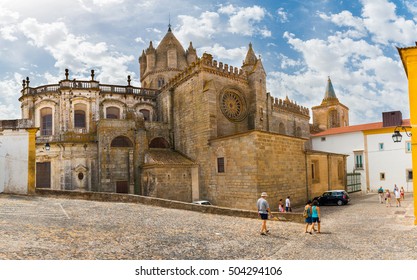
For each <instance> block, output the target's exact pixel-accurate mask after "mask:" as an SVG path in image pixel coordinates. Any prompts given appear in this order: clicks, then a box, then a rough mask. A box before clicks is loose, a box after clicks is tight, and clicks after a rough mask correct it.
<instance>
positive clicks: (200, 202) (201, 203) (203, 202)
mask: <svg viewBox="0 0 417 280" xmlns="http://www.w3.org/2000/svg"><path fill="white" fill-rule="evenodd" d="M193 204H199V205H211V203H210V201H208V200H196V201H193Z"/></svg>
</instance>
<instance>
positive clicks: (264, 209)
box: [256, 192, 271, 235]
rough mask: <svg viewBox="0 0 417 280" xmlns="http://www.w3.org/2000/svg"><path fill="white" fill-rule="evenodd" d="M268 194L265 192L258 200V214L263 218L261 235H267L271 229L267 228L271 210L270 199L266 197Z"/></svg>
mask: <svg viewBox="0 0 417 280" xmlns="http://www.w3.org/2000/svg"><path fill="white" fill-rule="evenodd" d="M267 196H268V195H267V194H266V192H263V193H262V194H261V197H260V198H259V199H258V201H257V202H256V206H257V207H258V215H259V216H260V217H261V219H262V227H261V235H266V234H267V233H269V230H267V229H266V220H268V215H269V213H270V212H271V209H269V204H268V201H266V199H265V198H266V197H267Z"/></svg>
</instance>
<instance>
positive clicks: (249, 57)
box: [243, 43, 258, 66]
mask: <svg viewBox="0 0 417 280" xmlns="http://www.w3.org/2000/svg"><path fill="white" fill-rule="evenodd" d="M257 60H258V59H257V58H256V54H255V52H254V51H253V48H252V43H249V50H248V52H247V54H246V57H245V60H244V61H243V65H244V66H246V65H255V63H256V61H257Z"/></svg>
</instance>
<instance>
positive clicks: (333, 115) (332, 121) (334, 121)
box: [329, 110, 340, 128]
mask: <svg viewBox="0 0 417 280" xmlns="http://www.w3.org/2000/svg"><path fill="white" fill-rule="evenodd" d="M332 127H340V123H339V114H338V113H337V111H336V110H331V111H330V112H329V128H332Z"/></svg>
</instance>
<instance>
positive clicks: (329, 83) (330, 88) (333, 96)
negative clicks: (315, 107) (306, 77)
mask: <svg viewBox="0 0 417 280" xmlns="http://www.w3.org/2000/svg"><path fill="white" fill-rule="evenodd" d="M329 99H337V97H336V93H335V92H334V89H333V85H332V81H331V80H330V76H329V77H328V78H327V86H326V92H325V94H324V98H323V101H324V100H329Z"/></svg>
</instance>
